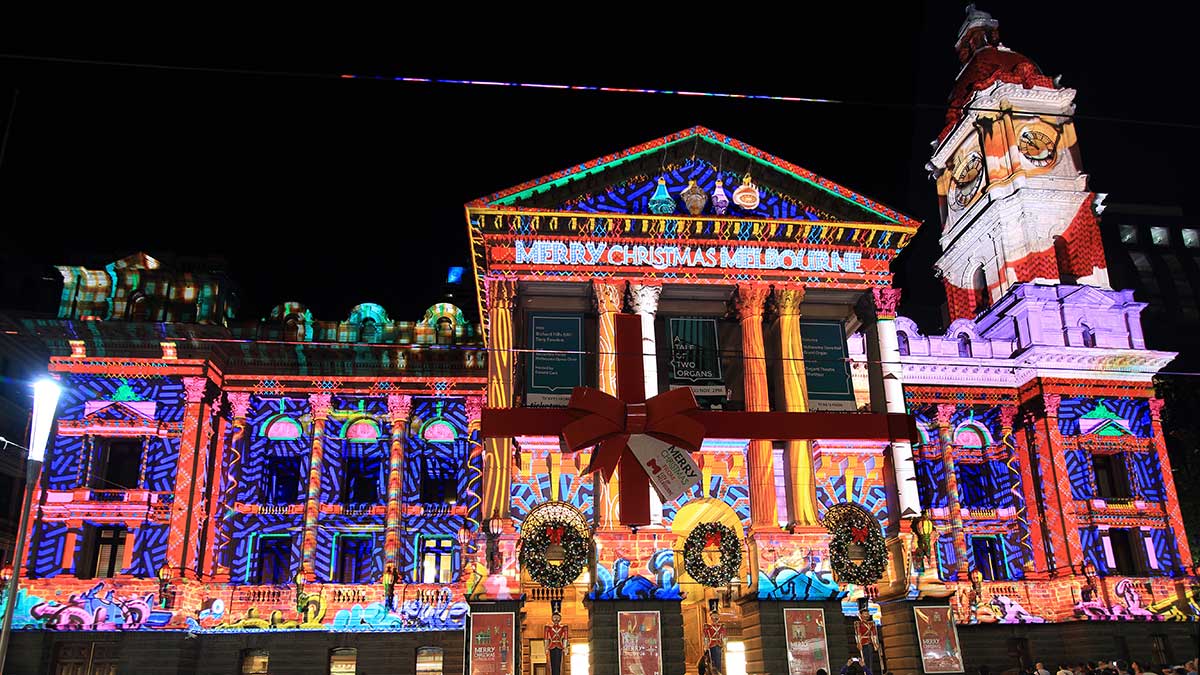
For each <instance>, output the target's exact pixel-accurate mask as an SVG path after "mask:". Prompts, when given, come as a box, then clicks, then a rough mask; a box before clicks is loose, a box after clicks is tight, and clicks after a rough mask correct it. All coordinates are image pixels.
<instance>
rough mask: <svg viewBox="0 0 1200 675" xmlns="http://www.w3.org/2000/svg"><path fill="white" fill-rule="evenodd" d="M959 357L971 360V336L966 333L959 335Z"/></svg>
mask: <svg viewBox="0 0 1200 675" xmlns="http://www.w3.org/2000/svg"><path fill="white" fill-rule="evenodd" d="M958 355H959V356H961V357H963V358H971V357H972V356H973V354H972V353H971V336H970V335H967V334H966V333H959V334H958Z"/></svg>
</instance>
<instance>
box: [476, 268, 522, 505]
mask: <svg viewBox="0 0 1200 675" xmlns="http://www.w3.org/2000/svg"><path fill="white" fill-rule="evenodd" d="M485 283H486V285H485V288H486V289H487V313H488V326H487V347H488V384H487V396H488V403H489V404H490V405H491V406H493V407H496V408H511V407H513V374H514V368H515V362H514V360H513V355H514V353H513V307H514V306H515V305H516V302H517V282H516V281H514V280H512V279H502V278H495V277H492V278H489V279H487V280H486V282H485ZM511 448H512V439H511V438H489V439H487V443H486V445H485V446H484V452H483V517H484V519H487V518H492V517H496V518H507V517H508V508H509V497H510V496H511V495H510V493H509V490H511V489H512V485H511V482H512V478H511V476H510V474H509V472H510V467H511V464H512V452H511V451H510V449H511Z"/></svg>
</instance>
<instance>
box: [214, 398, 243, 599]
mask: <svg viewBox="0 0 1200 675" xmlns="http://www.w3.org/2000/svg"><path fill="white" fill-rule="evenodd" d="M225 400H226V401H227V402H228V403H229V414H230V416H231V417H232V418H233V419H232V424H231V426H230V429H231V431H230V435H229V441H228V443H225V442H221V443H219V444H218V445H217V457H216V458H215V459H214V460H213V461H214V462H215V463H216V464H215V465H216V467H218V468H219V469H220V473H217V474H214V476H213V482H212V486H211V489H210V496H209V507H208V511H209V512H208V541H209V542H211V543H210V545H209V546H208V549H207V550H206V551H205V552H204V566H203V569H204V570H205V571H206V572H209V571H211V572H210V573H211V574H212V575H213V579H214V581H221V582H227V581H229V560H230V558H231V557H232V553H233V551H232V548H231V546H230V537H229V531H230V529H231V528H232V527H233V519H234V518H235V517H236V515H235V514H234V511H233V505H234V502H235V501H236V500H237V494H236V492H237V486H238V484H239V483H240V481H241V477H242V451H243V449H244V448H245V443H246V414H247V413H248V412H249V410H250V393H249V392H244V391H231V392H226V394H225ZM222 441H224V438H223V437H222ZM227 445H228V448H226V446H227ZM226 450H228V452H229V461H228V462H226V461H224V459H225V452H226ZM221 473H223V474H224V485H222V479H221Z"/></svg>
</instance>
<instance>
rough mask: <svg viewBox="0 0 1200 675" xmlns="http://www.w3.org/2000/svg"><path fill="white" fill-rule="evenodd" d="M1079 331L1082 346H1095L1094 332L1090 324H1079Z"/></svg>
mask: <svg viewBox="0 0 1200 675" xmlns="http://www.w3.org/2000/svg"><path fill="white" fill-rule="evenodd" d="M1079 331H1080V332H1081V333H1083V346H1084V347H1095V346H1096V334H1095V333H1094V332H1093V331H1092V327H1091V326H1089V325H1087V324H1086V323H1084V324H1080V325H1079Z"/></svg>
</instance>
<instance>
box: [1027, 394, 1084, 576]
mask: <svg viewBox="0 0 1200 675" xmlns="http://www.w3.org/2000/svg"><path fill="white" fill-rule="evenodd" d="M1061 401H1062V396H1060V395H1059V394H1046V393H1043V394H1042V405H1043V407H1044V408H1045V413H1046V414H1045V416H1044V417H1043V418H1042V419H1041V420H1040V422H1041V423H1040V424H1039V425H1038V427H1039V429H1038V449H1037V450H1038V464H1039V466H1040V468H1041V474H1042V476H1041V478H1042V484H1041V486H1040V487H1041V489H1042V492H1043V493H1044V494H1046V495H1047V496H1051V499H1052V500H1053V501H1052V503H1051V504H1049V505H1048V506H1049V508H1047V509H1046V513H1045V515H1046V526H1047V527H1046V533H1047V536H1048V537H1049V538H1050V550H1051V555H1052V557H1053V562H1052V564H1050V565H1048V566H1047V567H1048V568H1050V569H1052V570H1054V571H1055V572H1056V573H1067V574H1083V569H1082V562H1083V544H1082V543H1081V542H1080V539H1079V518H1078V516H1077V515H1076V514H1075V498H1074V497H1072V496H1071V476H1070V474H1069V473H1068V472H1067V455H1066V453H1065V452H1064V451H1063V444H1062V436H1061V435H1060V434H1059V431H1058V406H1059V403H1061ZM1077 562H1078V564H1077Z"/></svg>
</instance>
